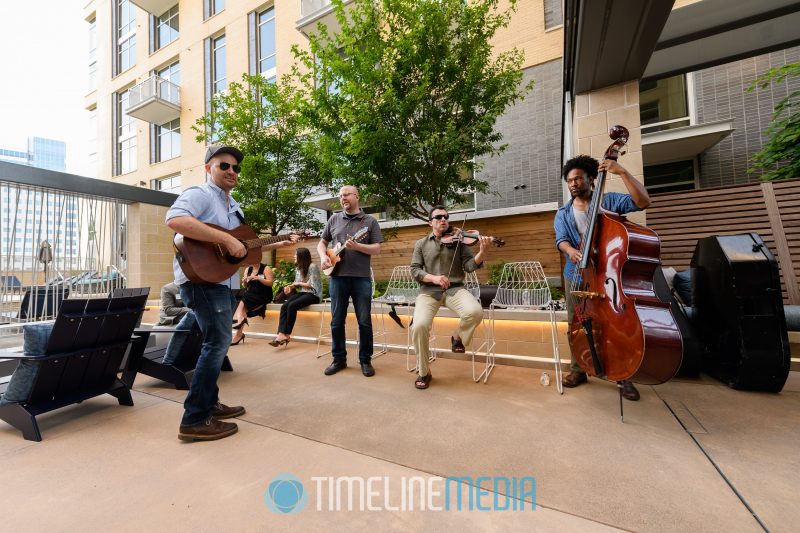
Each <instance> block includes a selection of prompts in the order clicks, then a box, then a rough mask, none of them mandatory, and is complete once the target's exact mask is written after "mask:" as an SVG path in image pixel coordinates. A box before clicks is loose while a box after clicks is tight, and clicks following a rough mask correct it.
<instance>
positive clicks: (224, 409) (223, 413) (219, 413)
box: [211, 402, 245, 420]
mask: <svg viewBox="0 0 800 533" xmlns="http://www.w3.org/2000/svg"><path fill="white" fill-rule="evenodd" d="M244 412H245V411H244V407H242V406H241V405H237V406H235V407H228V406H227V405H225V404H224V403H220V402H217V403H216V404H215V405H214V407H212V408H211V416H213V417H214V418H216V419H217V420H222V419H223V418H235V417H237V416H242V415H243V414H244Z"/></svg>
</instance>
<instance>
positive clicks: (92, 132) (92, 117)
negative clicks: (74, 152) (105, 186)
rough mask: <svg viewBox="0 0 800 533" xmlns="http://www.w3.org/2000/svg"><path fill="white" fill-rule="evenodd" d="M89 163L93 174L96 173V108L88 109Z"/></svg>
mask: <svg viewBox="0 0 800 533" xmlns="http://www.w3.org/2000/svg"><path fill="white" fill-rule="evenodd" d="M88 141H89V143H88V144H89V164H90V165H91V166H92V172H93V175H96V174H97V108H96V107H93V108H92V109H90V110H89V139H88Z"/></svg>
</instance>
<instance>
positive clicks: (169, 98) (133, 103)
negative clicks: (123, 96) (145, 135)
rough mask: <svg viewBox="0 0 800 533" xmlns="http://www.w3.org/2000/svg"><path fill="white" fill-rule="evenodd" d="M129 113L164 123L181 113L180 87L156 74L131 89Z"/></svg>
mask: <svg viewBox="0 0 800 533" xmlns="http://www.w3.org/2000/svg"><path fill="white" fill-rule="evenodd" d="M127 114H128V115H130V116H132V117H134V118H138V119H140V120H144V121H146V122H150V123H151V124H164V123H165V122H169V121H170V120H174V119H176V118H178V117H179V116H180V114H181V96H180V87H178V86H177V85H175V84H174V83H172V82H170V81H167V80H165V79H164V78H161V77H159V76H156V75H155V74H154V75H152V76H150V77H149V78H147V79H146V80H145V81H143V82H142V83H140V84H138V85H135V86H134V87H133V88H131V90H130V100H129V105H128V111H127Z"/></svg>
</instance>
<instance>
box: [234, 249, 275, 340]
mask: <svg viewBox="0 0 800 533" xmlns="http://www.w3.org/2000/svg"><path fill="white" fill-rule="evenodd" d="M253 270H254V269H253V267H252V266H249V267H247V270H246V271H245V273H244V277H243V278H242V281H243V282H245V283H246V284H247V288H246V289H245V291H244V294H243V295H242V301H241V302H239V305H238V307H236V311H235V312H234V313H233V319H234V320H235V321H236V323H235V324H234V326H233V329H235V330H237V331H236V335H234V336H233V341H232V342H231V346H235V345H236V344H239V343H240V342H244V337H245V335H244V326H245V325H246V324H247V323H248V322H247V318H248V317H253V316H260V317H261V318H264V316H265V315H266V312H267V304H268V303H270V302H271V301H272V282H273V281H275V275H274V274H273V273H272V268H270V266H269V265H265V264H264V263H261V264H260V265H259V266H258V271H257V272H255V273H253Z"/></svg>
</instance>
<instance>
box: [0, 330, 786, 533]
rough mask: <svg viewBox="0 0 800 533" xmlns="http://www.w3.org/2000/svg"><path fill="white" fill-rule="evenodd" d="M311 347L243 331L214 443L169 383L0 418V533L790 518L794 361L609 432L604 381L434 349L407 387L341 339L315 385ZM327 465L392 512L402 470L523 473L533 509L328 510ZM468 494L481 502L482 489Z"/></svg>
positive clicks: (702, 526)
mask: <svg viewBox="0 0 800 533" xmlns="http://www.w3.org/2000/svg"><path fill="white" fill-rule="evenodd" d="M314 352H315V349H314V346H313V345H310V344H302V343H297V344H296V343H291V344H290V345H289V346H288V347H286V348H277V349H276V348H272V347H271V346H269V345H268V344H267V340H265V339H258V338H251V337H250V336H248V338H247V340H246V343H245V344H243V345H239V346H236V347H232V348H231V350H230V357H231V361H232V363H233V366H234V372H227V373H223V375H222V377H221V379H220V390H221V392H220V398H221V399H222V401H223V402H225V403H227V404H229V405H244V406H246V408H247V414H245V415H244V416H243V417H241V418H240V419H238V420H237V422H238V425H239V433H238V434H236V435H234V436H232V437H230V438H226V439H223V440H219V441H214V442H196V443H184V442H181V441H179V440H178V439H177V430H178V423H179V420H180V416H181V414H182V402H183V399H184V397H185V392H183V391H176V390H174V389H172V388H169V386H168V385H166V384H164V383H162V382H160V381H158V380H155V379H152V378H149V377H147V376H141V375H140V376H139V377H138V378H137V380H136V383H135V386H134V394H133V398H134V402H135V406H133V407H122V406H119V405H117V403H116V400H115V399H114V398H111V397H110V396H108V397H101V398H96V399H93V400H90V401H87V402H84V403H83V404H81V405H76V406H72V407H68V408H65V409H61V410H59V411H56V412H53V413H50V414H48V415H44V416H41V417H40V426H41V429H42V435H43V438H44V440H43V441H42V442H40V443H34V442H29V441H25V440H23V439H22V436H21V434H20V433H19V432H18V431H16V430H15V429H13V428H11V427H10V426H8V425H7V424H5V423H3V422H0V471H1V472H2V474H3V478H4V480H5V483H4V485H5V490H4V491H3V496H2V498H0V516H2V520H3V522H2V524H3V526H2V530H4V531H16V532H20V531H43V530H57V531H76V530H85V531H100V530H103V531H106V530H113V531H141V530H148V529H152V530H157V531H162V530H175V531H190V530H192V531H206V530H226V531H314V530H320V531H321V530H324V531H345V530H346V531H361V530H366V529H367V528H370V529H372V530H378V531H556V530H557V531H595V530H598V531H599V530H609V529H622V530H633V531H763V529H762V526H761V525H759V522H758V521H757V519H756V518H754V516H753V513H754V514H755V515H756V516H757V517H758V519H760V520H761V521H762V522H763V524H764V526H765V527H766V528H768V529H769V530H770V531H789V530H795V529H794V528H795V527H796V524H797V523H798V522H800V508H799V507H798V506H797V505H794V502H795V500H796V495H797V494H798V493H799V492H800V464H799V463H800V459H798V454H797V442H798V441H800V394H798V393H799V392H800V376H798V373H797V372H793V373H791V375H790V378H789V381H788V382H787V384H786V387H785V388H784V390H783V392H782V393H780V394H762V393H748V392H739V391H734V390H731V389H729V388H727V387H725V386H723V385H721V384H720V383H718V382H716V381H713V380H711V379H709V378H700V379H696V380H684V379H675V380H673V381H671V382H669V383H667V384H665V385H661V386H658V387H640V391H641V393H642V399H641V401H639V402H636V403H634V402H625V421H624V423H623V422H620V419H619V411H618V396H617V390H616V387H615V386H613V385H611V384H608V383H604V382H601V381H598V380H590V383H589V384H588V385H585V386H582V387H580V388H578V389H574V390H569V389H567V390H566V391H565V394H564V395H563V396H560V395H559V394H558V393H557V392H556V390H555V386H554V385H551V386H549V387H543V386H541V385H540V384H539V379H538V378H539V376H540V374H541V372H542V370H541V369H538V370H537V369H531V368H520V367H507V366H498V367H497V369H496V370H495V372H494V373H493V374H492V376H491V379H490V380H489V383H488V384H486V385H484V384H483V383H481V384H475V383H473V382H472V380H471V370H470V364H469V363H468V362H464V361H458V360H452V359H439V360H437V361H436V362H435V363H434V364H433V365H432V374H433V376H434V379H433V382H432V385H431V388H430V389H428V390H426V391H418V390H416V389H414V387H413V374H410V373H408V372H407V371H406V370H405V355H404V354H402V355H401V354H398V353H389V354H387V355H384V356H382V357H380V358H378V359H376V360H375V362H374V366H375V369H376V372H377V375H376V376H375V377H372V378H365V377H363V376H362V375H361V372H360V370H359V369H358V366H357V365H355V357H354V350H353V349H352V348H351V349H350V352H351V354H350V364H351V367H349V368H348V369H346V370H345V371H343V372H340V373H339V374H337V375H335V376H331V377H326V376H324V375H323V374H322V371H323V369H324V368H325V367H326V366H327V364H328V363H329V360H328V358H324V359H316V358H315V357H314ZM353 365H354V366H353ZM548 370H549V371H550V374H551V376H552V368H550V369H548ZM287 472H288V473H292V474H294V475H295V476H296V477H297V478H299V479H300V480H301V481H302V483H303V486H304V488H305V490H306V491H307V492H308V493H309V501H308V504H307V505H306V507H305V508H304V509H303V510H302V511H300V512H297V513H295V514H282V513H273V512H271V511H270V510H269V509H268V508H267V506H266V505H265V503H264V495H265V491H266V489H267V487H268V485H269V484H270V482H271V481H272V479H273V478H274V476H276V475H278V474H281V473H287ZM340 476H350V477H361V478H364V479H366V478H368V477H371V476H377V477H381V478H386V479H388V481H387V483H388V484H389V488H390V489H392V490H389V489H385V491H384V492H385V493H386V494H387V495H386V497H387V498H389V499H390V501H391V502H393V505H394V506H395V507H397V503H398V501H399V500H400V496H399V493H400V492H401V491H400V490H399V487H400V486H401V482H402V480H408V479H410V478H412V477H414V476H417V477H422V478H425V479H428V478H429V477H431V476H441V477H448V476H454V477H463V476H469V477H471V478H472V479H477V478H479V477H481V476H488V477H490V478H493V477H499V476H506V477H508V478H511V477H516V478H521V477H523V476H530V477H534V478H535V479H536V504H537V507H536V510H535V512H532V511H531V510H530V504H528V505H527V506H526V508H525V510H522V511H520V510H516V511H514V510H491V511H480V510H472V511H469V510H464V509H462V510H450V511H435V510H419V506H417V507H415V508H414V510H405V511H404V510H387V509H385V507H387V506H386V505H383V502H384V495H381V496H380V497H379V498H375V501H376V502H377V503H378V504H380V505H379V507H381V506H382V507H383V509H382V510H377V511H367V510H364V511H361V510H357V509H358V504H357V503H356V504H355V507H356V510H339V511H332V510H330V508H331V506H330V505H329V501H328V499H327V498H328V495H330V492H329V491H328V492H326V493H325V494H318V493H317V492H318V491H317V489H318V488H319V487H320V486H321V485H316V484H315V482H314V481H312V478H313V477H325V478H339V477H340ZM380 486H381V487H383V484H381V485H380ZM483 486H484V489H486V490H487V491H488V496H485V501H486V502H489V503H490V504H491V502H492V501H493V498H494V496H495V495H494V494H493V493H492V490H493V485H492V483H491V482H489V483H484V485H483ZM394 489H397V490H394ZM390 492H391V495H390V496H389V495H388V494H389V493H390ZM451 496H452V495H451ZM318 497H320V509H318V505H317V504H318V501H317V498H318ZM343 504H344V502H343ZM748 507H749V508H748ZM751 510H752V513H751ZM791 524H795V526H792V525H791Z"/></svg>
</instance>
